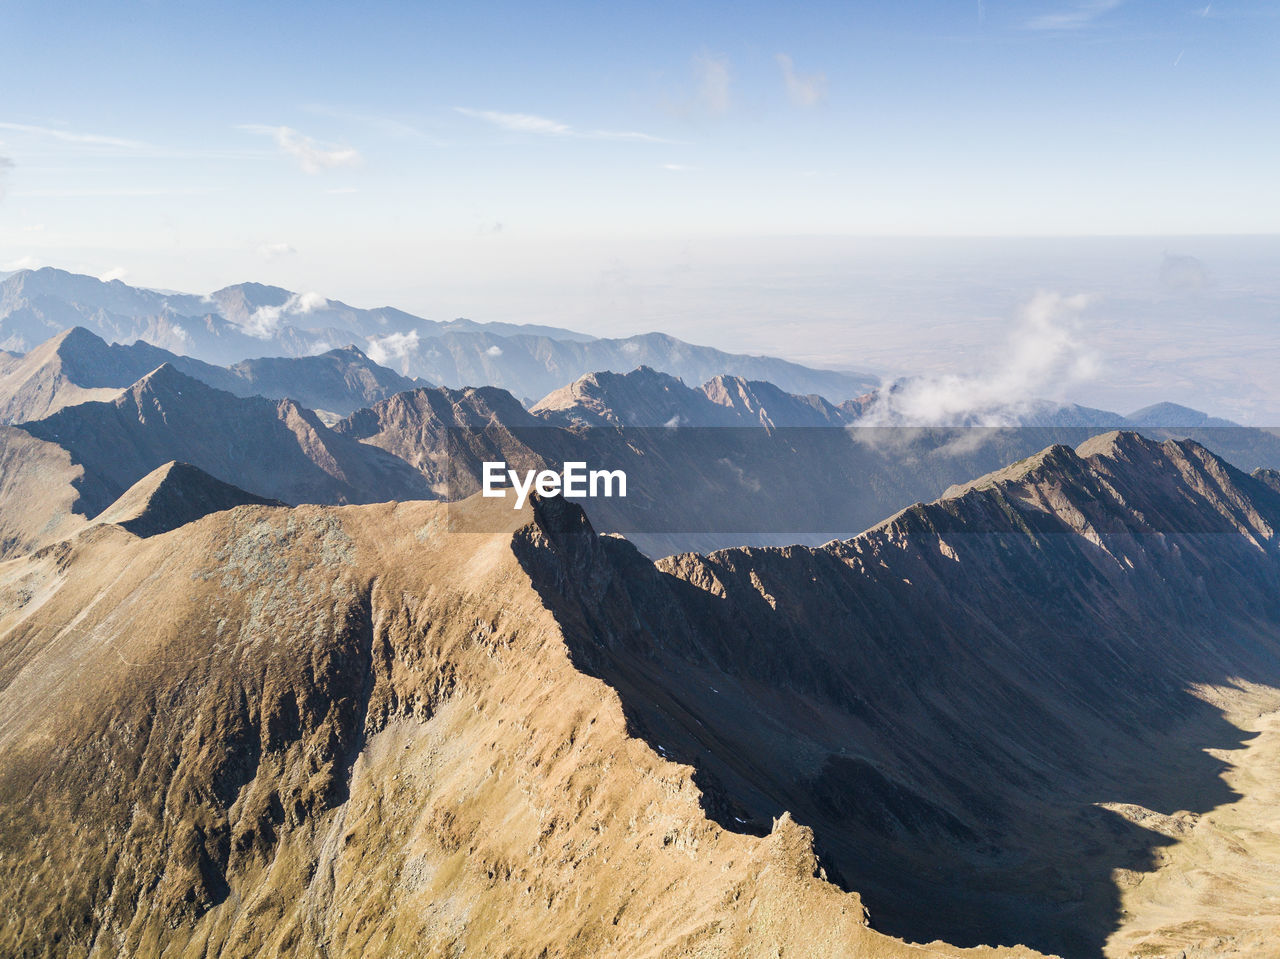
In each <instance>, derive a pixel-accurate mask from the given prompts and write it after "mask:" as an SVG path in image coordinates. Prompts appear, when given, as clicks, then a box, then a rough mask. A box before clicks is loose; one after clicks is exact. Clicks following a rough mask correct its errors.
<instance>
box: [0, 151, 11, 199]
mask: <svg viewBox="0 0 1280 959" xmlns="http://www.w3.org/2000/svg"><path fill="white" fill-rule="evenodd" d="M12 169H13V161H12V160H10V159H9V158H8V157H0V200H3V199H4V181H5V175H6V174H7V173H8V172H9V171H10V170H12Z"/></svg>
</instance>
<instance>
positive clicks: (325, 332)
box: [0, 268, 876, 402]
mask: <svg viewBox="0 0 1280 959" xmlns="http://www.w3.org/2000/svg"><path fill="white" fill-rule="evenodd" d="M75 326H82V327H84V328H86V329H88V330H89V331H91V332H93V333H95V334H97V335H98V336H100V337H102V338H103V339H105V340H107V341H109V342H112V343H126V344H127V343H132V342H134V341H136V340H145V341H146V342H147V343H149V344H152V345H154V346H156V347H159V348H162V349H166V350H169V351H171V352H173V353H177V354H180V355H182V356H189V357H191V358H193V359H198V360H202V361H204V362H206V363H211V364H216V365H231V364H234V363H237V362H238V361H240V360H243V359H248V358H256V357H261V356H285V357H302V356H312V355H315V354H319V353H325V352H327V351H329V350H332V349H334V348H340V347H346V346H350V345H353V344H354V345H356V346H358V347H359V348H360V349H361V350H362V351H363V352H364V353H366V354H367V355H368V356H370V357H372V358H373V359H374V360H376V361H378V362H379V363H382V364H385V365H387V366H390V367H391V368H393V369H395V370H396V371H397V372H398V373H400V374H401V375H402V376H404V377H407V378H409V379H411V380H418V379H423V380H426V381H428V382H430V383H438V384H442V385H445V386H451V387H455V388H459V387H464V386H467V385H472V384H488V385H494V386H501V387H503V388H505V389H507V390H509V391H511V392H512V393H514V394H515V395H516V396H517V397H520V398H521V399H522V400H528V401H532V400H534V399H536V398H537V397H539V396H543V395H545V394H546V393H548V392H550V391H551V390H553V389H556V388H557V387H560V386H563V385H564V384H565V383H567V382H569V381H571V380H574V379H576V378H578V377H580V376H583V375H585V374H587V373H590V372H592V371H593V370H601V369H618V370H630V369H633V368H635V367H636V366H639V365H649V366H652V367H654V368H655V369H660V370H663V371H665V372H668V373H671V374H672V375H675V376H678V377H682V378H684V379H687V380H690V381H691V382H699V383H701V382H703V381H705V380H707V379H710V378H711V377H713V376H715V375H717V374H719V373H729V374H733V375H738V376H743V377H747V378H750V379H762V380H769V381H770V382H773V383H776V384H778V385H779V386H780V387H782V388H783V389H786V390H790V391H792V392H797V393H819V394H822V395H824V396H827V397H828V398H833V399H834V400H835V401H836V402H840V401H842V400H844V399H847V398H848V397H850V396H853V395H855V394H858V393H861V392H864V391H866V390H868V389H870V388H872V387H873V386H874V385H875V382H876V380H875V378H874V377H870V376H867V375H865V374H859V373H850V372H840V371H833V370H816V369H810V368H808V367H804V366H800V365H798V364H796V363H790V362H787V361H786V360H780V359H774V358H772V357H764V356H746V355H741V354H732V353H725V352H723V351H721V350H716V349H712V348H711V347H705V346H695V345H692V344H689V343H685V342H682V341H681V340H678V339H676V338H674V337H672V336H668V335H666V334H662V333H646V334H642V335H638V336H632V337H626V338H623V339H598V338H596V337H594V336H590V335H587V334H583V333H576V332H574V331H572V330H564V329H559V328H555V327H546V326H529V325H516V324H510V323H476V322H473V321H471V320H465V319H459V320H453V321H449V322H440V321H434V320H426V319H423V318H421V317H417V316H413V315H412V314H409V313H406V312H404V311H402V310H397V309H393V308H391V307H383V308H378V309H372V310H365V309H357V308H355V307H351V306H348V305H347V304H345V303H342V302H339V301H337V300H330V299H327V298H325V297H323V296H320V295H319V294H316V293H303V294H298V293H292V292H290V291H288V290H284V289H281V288H279V287H274V286H264V285H262V284H259V283H242V284H238V285H236V286H229V287H225V288H224V289H221V290H218V291H216V292H214V293H211V294H208V295H206V296H195V295H191V294H181V293H168V292H160V291H156V290H147V289H139V288H135V287H131V286H128V285H127V284H125V283H123V282H121V281H120V280H112V281H110V282H105V283H104V282H102V281H100V280H97V279H94V278H93V277H89V276H82V275H78V274H73V273H67V272H65V271H62V270H55V269H52V268H44V269H40V270H22V271H19V272H17V273H13V274H10V275H9V276H7V277H6V278H5V279H3V280H0V350H6V351H9V352H10V353H23V352H28V351H30V350H32V349H34V348H35V347H36V346H37V345H38V344H40V343H42V342H44V341H46V340H48V339H49V338H51V337H53V336H55V335H57V334H58V333H60V332H61V331H63V330H66V329H68V328H70V327H75Z"/></svg>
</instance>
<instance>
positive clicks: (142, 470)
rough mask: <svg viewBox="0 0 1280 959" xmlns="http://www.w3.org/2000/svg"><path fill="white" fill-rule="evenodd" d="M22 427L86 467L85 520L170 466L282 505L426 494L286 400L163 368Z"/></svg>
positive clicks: (389, 460)
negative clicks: (247, 394)
mask: <svg viewBox="0 0 1280 959" xmlns="http://www.w3.org/2000/svg"><path fill="white" fill-rule="evenodd" d="M21 428H22V429H23V430H25V431H26V432H27V433H29V434H31V435H32V436H35V437H37V438H39V439H44V440H47V441H49V442H52V443H56V444H57V445H58V446H61V447H62V448H63V449H65V450H67V451H68V452H69V453H70V454H71V457H72V460H73V461H74V462H75V463H77V464H80V465H81V466H82V467H83V469H84V474H83V476H82V477H80V479H78V480H77V483H76V489H77V491H78V492H79V495H80V501H79V503H78V504H77V506H76V509H77V511H78V512H80V513H82V514H83V515H85V516H93V515H96V514H97V513H99V512H101V511H102V510H103V509H105V508H106V507H107V506H108V505H110V503H111V502H113V501H114V500H115V499H116V498H117V497H119V496H120V495H121V494H122V493H124V491H125V490H127V489H128V488H129V487H130V486H132V485H133V484H134V483H135V482H137V481H138V480H139V479H141V478H142V477H143V476H145V475H146V474H147V473H149V472H151V471H152V470H153V469H156V468H157V467H159V466H162V465H163V464H165V463H167V462H169V461H171V460H179V461H182V462H187V463H191V464H192V465H194V466H197V467H199V468H200V469H201V470H203V471H205V472H206V473H209V474H210V475H212V476H214V477H216V478H218V479H220V480H222V481H223V482H226V483H230V484H232V485H234V486H238V487H240V488H241V489H244V490H247V491H249V492H251V493H254V494H256V495H258V496H261V497H267V498H270V499H275V500H281V501H284V502H288V503H369V502H378V501H382V500H388V499H421V498H431V496H432V494H431V491H430V489H429V488H428V487H427V484H426V482H425V481H424V480H423V478H422V476H421V475H420V474H419V473H418V472H417V471H415V470H414V469H412V468H411V467H409V466H408V465H407V464H405V463H404V462H402V461H401V460H398V459H396V458H395V457H393V456H389V455H388V454H386V453H384V452H383V451H381V450H378V449H374V448H372V447H369V446H366V445H364V444H361V443H358V442H356V441H355V440H352V439H349V438H347V437H345V436H340V435H338V434H336V433H334V432H333V431H332V430H330V429H329V428H328V427H326V426H325V425H324V424H323V423H321V422H320V420H319V419H318V418H317V417H316V415H315V413H313V412H312V411H310V410H307V409H304V408H303V407H301V406H299V405H298V404H297V403H295V402H293V401H292V400H279V401H276V400H267V399H263V398H260V397H252V398H240V397H236V396H232V395H231V394H229V393H225V392H223V391H221V390H215V389H212V388H210V387H208V386H205V385H204V384H203V383H201V382H199V381H198V380H194V379H192V378H190V377H188V376H185V375H184V374H182V373H180V372H178V371H177V370H176V369H174V368H173V367H171V366H169V365H167V364H166V365H165V366H162V367H160V368H159V369H157V370H155V371H154V372H152V373H150V374H149V375H148V376H146V377H144V378H143V379H141V380H139V381H138V382H137V383H136V384H134V385H133V386H132V387H131V388H130V389H129V390H127V391H126V392H125V393H123V394H122V395H121V396H120V397H119V398H118V399H116V400H114V401H113V402H94V403H83V404H80V405H79V406H73V407H68V408H66V409H63V410H60V411H59V412H57V413H55V414H53V415H52V416H49V417H47V418H46V419H43V420H39V421H37V422H34V423H27V424H24V425H23V426H22V427H21Z"/></svg>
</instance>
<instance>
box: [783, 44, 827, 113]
mask: <svg viewBox="0 0 1280 959" xmlns="http://www.w3.org/2000/svg"><path fill="white" fill-rule="evenodd" d="M774 59H775V60H777V61H778V67H779V68H780V69H781V70H782V82H783V84H785V85H786V88H787V96H789V97H790V98H791V102H792V103H794V104H795V105H796V106H798V107H802V108H804V109H808V108H809V107H813V106H816V105H817V104H818V103H820V102H821V100H822V98H823V97H824V96H826V94H827V78H826V77H825V76H823V75H822V74H821V73H814V74H810V75H809V76H803V77H802V76H800V74H798V73H796V69H795V64H793V63H792V62H791V57H789V56H787V54H785V53H779V54H778V55H777V56H776V57H774Z"/></svg>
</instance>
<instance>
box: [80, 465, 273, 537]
mask: <svg viewBox="0 0 1280 959" xmlns="http://www.w3.org/2000/svg"><path fill="white" fill-rule="evenodd" d="M283 505H284V504H283V503H281V502H279V501H278V500H273V499H267V498H265V497H262V496H256V495H254V494H253V493H250V492H247V491H245V490H242V489H240V488H239V487H238V486H232V485H231V484H230V483H224V482H223V481H222V480H220V479H217V478H215V477H213V476H210V475H209V474H208V473H206V472H205V471H204V470H202V469H198V468H197V467H195V466H192V465H191V464H189V463H179V462H177V461H175V460H171V461H170V462H168V463H165V464H164V465H163V466H158V467H156V468H155V469H154V470H152V471H151V472H150V473H148V474H147V475H146V476H144V477H142V479H140V480H138V481H137V482H136V483H134V484H133V486H131V487H129V489H128V490H126V491H125V492H124V494H123V495H122V496H121V497H120V498H119V499H117V500H116V501H115V502H114V503H112V504H111V505H110V506H108V507H107V508H106V509H105V510H103V511H102V512H101V513H100V514H99V515H98V516H97V518H96V519H94V522H95V523H114V524H116V525H118V526H122V527H124V528H125V529H127V530H128V531H129V532H131V533H133V534H134V535H135V536H141V537H147V536H155V535H157V534H158V533H167V532H168V531H169V530H172V529H177V528H178V527H179V526H185V525H186V524H187V523H191V522H194V521H195V520H197V519H200V518H201V517H203V516H207V515H208V514H210V513H217V512H221V511H222V510H225V509H232V508H233V507H236V506H283Z"/></svg>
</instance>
